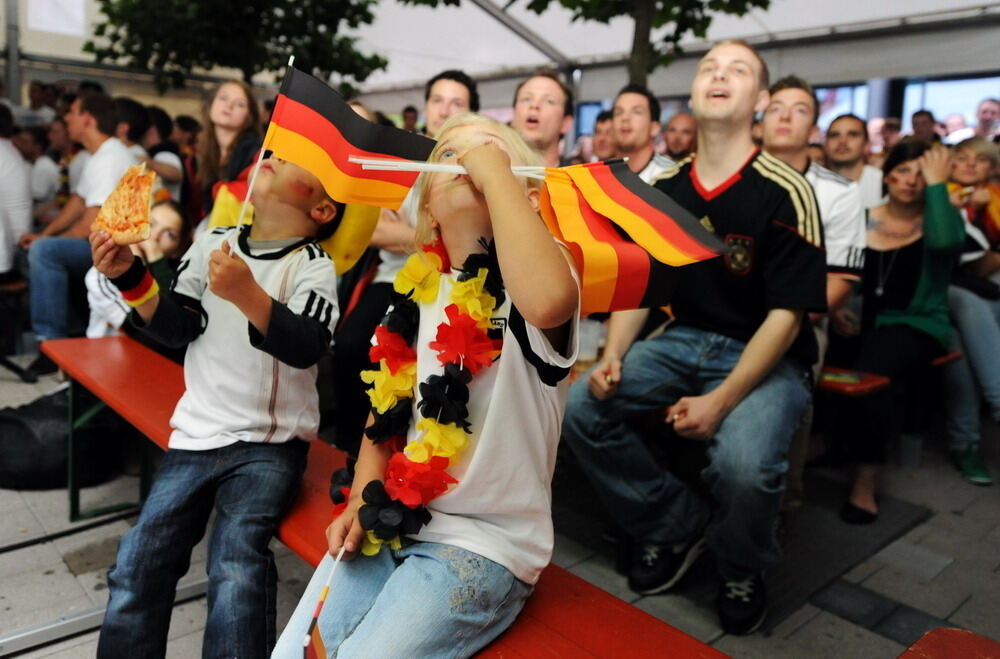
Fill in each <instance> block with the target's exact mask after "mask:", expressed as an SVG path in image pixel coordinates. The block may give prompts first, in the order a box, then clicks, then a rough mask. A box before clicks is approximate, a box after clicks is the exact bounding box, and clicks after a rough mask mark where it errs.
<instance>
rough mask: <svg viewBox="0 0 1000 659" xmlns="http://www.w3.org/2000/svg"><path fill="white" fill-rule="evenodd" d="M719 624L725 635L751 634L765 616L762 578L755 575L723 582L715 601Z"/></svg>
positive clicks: (765, 607)
mask: <svg viewBox="0 0 1000 659" xmlns="http://www.w3.org/2000/svg"><path fill="white" fill-rule="evenodd" d="M715 606H716V608H717V609H718V612H719V624H720V625H721V626H722V630H723V631H724V632H726V633H727V634H736V635H737V636H744V635H746V634H752V633H754V632H755V631H757V629H758V628H759V627H760V625H761V623H762V622H764V618H765V617H766V616H767V593H766V591H765V590H764V577H763V576H761V575H759V574H756V575H754V576H751V577H747V578H746V579H743V580H742V581H725V582H723V584H722V586H721V587H720V588H719V596H718V598H717V599H716V601H715Z"/></svg>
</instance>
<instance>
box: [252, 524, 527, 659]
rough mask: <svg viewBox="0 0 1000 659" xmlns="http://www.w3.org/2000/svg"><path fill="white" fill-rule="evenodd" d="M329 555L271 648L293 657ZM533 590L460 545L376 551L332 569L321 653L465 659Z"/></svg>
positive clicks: (345, 657)
mask: <svg viewBox="0 0 1000 659" xmlns="http://www.w3.org/2000/svg"><path fill="white" fill-rule="evenodd" d="M332 567H333V557H332V556H330V555H329V554H327V555H326V556H325V557H324V558H323V561H322V562H321V563H320V564H319V565H318V566H317V567H316V572H315V573H313V577H312V579H311V580H310V581H309V585H308V586H307V587H306V592H305V593H304V594H303V595H302V599H301V600H299V604H298V606H296V607H295V612H294V613H293V614H292V617H291V619H290V620H289V621H288V625H287V626H286V627H285V630H284V631H283V632H282V633H281V638H280V639H278V645H277V646H275V648H274V654H273V655H272V657H274V659H299V657H301V656H302V641H303V639H304V638H305V635H306V632H307V631H308V630H309V622H310V621H311V620H312V616H313V613H314V611H315V610H316V602H317V601H318V600H319V595H320V591H321V590H322V589H323V585H324V584H325V583H326V579H327V576H328V575H329V573H330V569H331V568H332ZM531 591H532V587H531V586H529V585H528V584H526V583H524V582H522V581H518V580H517V579H515V578H514V575H513V574H511V573H510V571H509V570H507V568H505V567H503V566H502V565H499V564H497V563H494V562H493V561H491V560H489V559H487V558H483V557H482V556H480V555H478V554H474V553H472V552H470V551H466V550H465V549H460V548H459V547H453V546H451V545H442V544H438V543H435V542H416V543H414V544H412V545H409V546H406V547H403V549H400V550H390V549H389V548H388V547H387V546H383V548H382V550H381V551H380V552H379V553H378V554H376V555H375V556H363V555H360V554H359V555H358V556H356V557H354V559H352V560H350V561H345V562H344V563H343V564H342V565H341V566H340V567H339V568H338V569H337V574H336V576H335V578H334V580H333V583H332V585H331V587H330V595H329V596H328V597H327V599H326V604H325V605H324V606H323V613H322V614H321V615H320V618H319V630H320V634H321V635H322V637H323V643H324V645H325V646H326V649H327V652H328V653H329V654H330V655H331V656H333V655H334V654H336V656H337V657H338V658H339V659H355V658H362V659H367V658H369V657H372V658H374V657H402V658H406V657H410V658H412V659H418V658H419V659H425V658H427V659H431V658H434V659H437V658H438V657H469V656H472V655H473V654H475V653H476V652H477V651H478V650H480V649H481V648H483V647H484V646H486V645H487V644H488V643H489V642H490V641H492V640H493V639H495V638H496V637H497V636H499V635H500V633H501V632H503V631H504V630H505V629H507V628H508V627H509V626H510V625H511V623H512V622H514V619H515V618H516V617H517V614H518V613H520V611H521V608H522V607H523V606H524V603H525V601H526V600H527V599H528V596H529V595H530V594H531Z"/></svg>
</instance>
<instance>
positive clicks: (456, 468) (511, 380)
mask: <svg viewBox="0 0 1000 659" xmlns="http://www.w3.org/2000/svg"><path fill="white" fill-rule="evenodd" d="M574 276H575V271H574ZM453 286H454V277H453V276H446V275H442V276H441V284H440V287H439V290H438V298H437V301H436V302H434V303H430V304H422V305H420V328H419V330H418V335H417V348H416V350H417V379H418V382H425V381H426V380H427V378H428V376H430V375H440V374H441V372H442V371H443V368H442V365H441V362H439V361H438V359H437V353H435V352H434V351H433V350H431V349H430V348H429V346H428V343H429V342H430V341H433V340H434V338H435V336H436V334H437V329H438V325H439V324H440V323H441V322H443V321H444V320H445V313H444V308H445V307H446V306H448V305H449V304H451V300H450V298H449V294H450V292H451V289H452V287H453ZM491 322H492V326H493V327H494V328H502V329H503V352H502V353H501V355H500V358H499V360H497V361H496V362H495V363H494V364H493V365H492V366H490V367H489V368H486V369H484V370H482V371H480V372H479V373H478V374H477V375H476V376H474V377H473V379H472V382H471V383H470V384H469V404H468V409H469V416H468V419H469V422H470V423H471V425H472V433H471V435H470V437H469V444H468V445H467V447H466V448H465V450H464V451H463V453H462V454H461V457H460V460H459V462H458V463H457V464H454V465H452V466H451V467H449V468H448V473H449V474H451V475H452V476H454V477H455V478H457V479H458V481H459V482H458V484H457V485H453V486H452V487H451V488H449V489H448V491H447V492H445V493H444V494H442V495H441V496H439V497H437V498H435V499H433V500H431V502H430V503H429V504H428V509H429V510H430V512H431V521H430V523H429V524H427V525H426V526H424V527H423V528H422V529H421V530H420V531H419V532H418V533H417V534H416V535H415V536H414V537H415V538H416V539H417V540H422V541H426V542H439V543H443V544H447V545H453V546H456V547H461V548H462V549H467V550H468V551H471V552H475V553H476V554H479V555H480V556H485V557H486V558H488V559H490V560H491V561H494V562H495V563H499V564H500V565H503V566H504V567H506V568H507V569H508V570H510V571H511V572H512V573H513V574H514V576H515V577H517V578H518V579H520V580H521V581H524V582H526V583H529V584H533V583H535V582H536V581H537V580H538V576H539V574H540V573H541V571H542V569H543V568H544V567H545V566H546V565H548V563H549V559H550V558H551V556H552V544H553V530H552V472H553V469H554V467H555V461H556V447H557V445H558V444H559V435H560V432H561V427H562V418H563V409H564V407H565V404H566V394H567V387H568V381H567V380H566V375H567V374H568V372H569V368H570V367H571V366H572V365H573V362H574V361H575V360H576V353H577V347H578V346H577V344H578V339H577V334H578V331H577V330H578V327H579V319H578V315H577V314H574V315H573V321H572V323H573V326H572V331H571V333H570V340H569V343H568V346H569V347H568V348H567V350H566V354H565V355H562V354H560V353H559V352H558V351H556V350H555V349H554V348H553V347H552V346H551V345H550V344H549V342H548V339H546V337H545V335H544V334H543V333H542V331H541V330H540V329H537V328H535V327H532V326H531V325H529V324H528V323H526V322H525V321H524V320H523V319H522V318H521V316H520V315H519V314H517V313H512V308H511V304H510V296H507V299H506V301H505V302H504V304H503V305H501V306H500V307H498V308H497V309H496V311H494V312H493V318H492V319H491ZM546 382H548V383H546ZM419 400H420V395H419V387H417V392H416V396H415V400H414V405H413V418H412V422H411V425H410V429H409V434H408V436H407V439H408V441H413V440H415V439H416V438H417V437H418V436H419V431H418V430H417V429H416V427H415V424H416V422H417V421H418V420H419V419H420V416H419V414H418V412H417V403H418V402H419Z"/></svg>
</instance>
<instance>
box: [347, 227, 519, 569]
mask: <svg viewBox="0 0 1000 659" xmlns="http://www.w3.org/2000/svg"><path fill="white" fill-rule="evenodd" d="M481 244H482V246H483V247H484V248H485V249H486V253H484V254H483V253H480V254H471V255H469V257H468V258H467V259H466V261H465V263H463V264H462V267H461V268H460V269H459V271H460V273H459V275H458V276H457V278H456V279H457V283H455V284H454V286H453V287H452V289H451V291H450V293H449V299H450V302H451V304H449V305H448V306H447V307H445V309H444V312H445V316H446V318H447V320H446V321H445V322H443V323H441V324H439V325H438V328H437V335H436V337H435V339H434V340H433V341H431V342H430V343H429V347H430V349H431V350H433V351H434V352H435V353H436V357H437V360H438V361H439V362H440V363H441V364H442V365H443V367H444V368H443V373H442V374H441V375H430V376H428V378H427V380H426V381H424V382H421V383H420V384H419V387H420V389H419V391H420V397H421V400H420V402H419V403H418V404H417V409H418V411H419V415H420V417H421V418H420V419H419V420H418V421H417V423H416V429H417V430H418V431H420V432H419V434H418V435H417V436H416V437H415V438H414V439H412V440H409V441H407V435H408V432H409V426H410V422H411V419H412V416H413V401H414V398H415V394H416V389H417V353H416V350H415V349H414V347H413V345H414V343H415V342H416V339H417V329H418V327H419V323H420V307H419V306H418V304H430V303H434V302H436V301H437V299H438V287H439V284H440V279H441V275H448V274H450V273H451V267H450V264H449V263H448V254H447V252H445V251H444V248H443V246H442V245H440V243H434V244H432V245H426V246H424V248H423V250H422V253H417V254H414V255H412V256H411V257H410V258H409V259H408V260H407V262H406V264H405V265H404V266H403V268H402V269H401V270H400V272H399V274H398V275H397V276H396V280H395V281H394V282H393V289H394V291H395V294H394V299H393V305H392V307H390V310H389V312H388V313H387V314H386V316H385V319H384V320H383V321H382V323H381V324H380V325H379V326H378V327H377V328H376V329H375V344H374V345H373V346H372V349H371V351H370V353H369V357H370V358H371V360H372V362H375V363H377V364H378V369H377V370H369V371H363V372H362V373H361V379H362V380H364V381H365V382H367V383H369V384H370V385H371V387H370V388H369V389H368V397H369V398H370V399H371V403H372V416H373V418H374V422H373V423H372V425H371V426H369V427H368V428H366V429H365V435H367V436H368V438H369V439H371V440H372V442H374V443H375V444H381V443H383V442H391V446H393V448H394V452H393V453H392V456H391V457H390V458H389V464H388V466H387V467H386V471H385V475H384V479H383V480H373V481H371V482H369V483H368V484H367V485H365V488H364V491H363V492H362V495H361V496H362V499H363V501H364V505H362V506H361V507H360V508H359V509H358V521H359V522H360V524H361V527H362V528H363V529H365V536H364V538H363V542H362V547H361V551H362V553H363V554H365V555H369V556H371V555H374V554H377V553H378V552H379V551H380V550H381V548H382V545H383V544H388V545H389V547H390V548H392V549H399V548H400V547H401V546H402V541H401V539H402V537H403V536H407V535H413V534H415V533H417V532H418V531H419V530H420V528H421V527H422V526H424V525H425V524H427V523H428V522H430V520H431V513H430V511H429V510H428V509H427V504H428V503H429V502H430V501H431V500H432V499H434V498H436V497H438V496H440V495H441V494H443V493H444V492H445V491H446V490H447V489H448V488H449V487H451V486H452V485H454V484H456V483H458V480H456V479H455V478H454V477H453V476H451V474H449V473H448V472H447V471H446V469H447V468H448V467H449V466H450V465H452V464H455V463H457V462H459V460H460V459H461V454H462V453H463V451H464V450H465V448H466V447H467V445H468V440H469V437H468V436H469V435H470V434H471V432H472V430H471V427H472V426H471V423H470V422H469V418H468V417H469V410H468V402H469V383H470V382H471V381H472V379H473V377H474V376H475V375H476V374H477V373H479V372H480V371H482V370H484V369H487V368H489V367H490V366H491V365H492V364H493V363H494V362H495V361H496V360H497V359H499V357H500V350H501V347H502V337H503V334H502V332H501V331H499V330H493V329H492V328H491V326H490V319H491V316H492V315H493V311H494V310H495V309H496V308H497V307H499V306H500V305H501V304H503V302H504V300H505V299H506V297H505V295H504V288H503V281H502V280H501V279H500V267H499V264H498V263H497V259H496V249H495V246H494V245H493V244H492V243H487V242H486V241H485V240H484V241H481ZM346 496H348V494H347V493H344V492H343V491H341V496H340V497H338V499H340V498H346Z"/></svg>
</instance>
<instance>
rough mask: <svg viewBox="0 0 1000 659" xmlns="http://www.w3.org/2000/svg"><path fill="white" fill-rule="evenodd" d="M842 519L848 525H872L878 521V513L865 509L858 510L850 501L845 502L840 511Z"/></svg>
mask: <svg viewBox="0 0 1000 659" xmlns="http://www.w3.org/2000/svg"><path fill="white" fill-rule="evenodd" d="M840 519H842V520H844V521H845V522H847V523H848V524H871V523H873V522H874V521H875V520H877V519H878V513H871V512H868V511H867V510H865V509H864V508H858V507H857V506H855V505H854V504H853V503H851V502H850V501H845V502H844V505H843V506H842V507H841V509H840Z"/></svg>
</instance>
